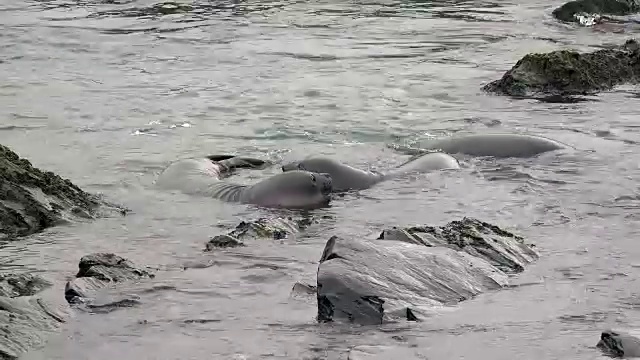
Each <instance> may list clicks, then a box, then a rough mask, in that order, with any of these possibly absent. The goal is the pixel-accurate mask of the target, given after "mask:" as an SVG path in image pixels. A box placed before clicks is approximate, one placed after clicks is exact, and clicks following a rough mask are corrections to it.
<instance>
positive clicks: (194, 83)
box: [0, 0, 640, 360]
mask: <svg viewBox="0 0 640 360" xmlns="http://www.w3.org/2000/svg"><path fill="white" fill-rule="evenodd" d="M184 4H189V5H191V6H192V9H191V10H189V11H186V12H183V13H178V14H163V13H168V12H171V11H168V10H167V9H169V10H170V9H172V7H171V6H165V7H164V8H163V9H165V10H162V11H160V10H158V9H159V7H158V3H156V2H153V1H143V0H119V1H104V2H98V1H93V0H73V1H71V0H60V1H46V0H40V1H8V0H2V1H0V28H1V31H0V79H1V81H0V143H1V144H3V145H6V146H9V147H10V148H11V149H13V150H14V151H16V152H17V153H18V154H19V155H21V156H23V157H26V158H27V159H29V160H30V161H31V162H32V163H33V164H34V165H35V166H38V167H40V168H43V169H46V170H51V171H54V172H56V173H58V174H60V175H62V176H63V177H66V178H69V179H71V180H72V181H74V182H75V183H76V184H78V185H79V186H81V187H82V188H84V189H85V190H88V191H92V192H97V193H102V194H104V196H105V197H107V198H108V199H110V200H112V201H115V202H118V203H121V204H123V205H125V206H127V207H128V208H130V209H131V210H132V212H131V213H130V214H128V215H127V216H124V217H109V218H104V219H99V220H97V221H94V222H91V223H77V224H74V225H68V226H60V227H55V228H52V229H50V230H48V231H45V232H44V233H41V234H38V235H34V236H32V237H29V238H27V239H24V240H21V241H18V242H14V243H11V244H9V245H6V246H4V247H2V249H1V250H0V269H2V270H16V269H17V270H20V271H35V272H39V273H42V274H43V276H45V277H47V278H48V279H50V280H52V281H54V283H55V285H54V289H53V291H59V296H60V297H62V291H63V287H64V281H65V280H66V279H68V278H70V277H72V276H73V275H74V274H75V272H76V271H77V264H78V260H79V259H80V257H81V256H82V255H85V254H88V253H91V252H114V253H116V254H119V255H121V256H124V257H126V258H128V259H130V260H132V261H133V262H135V263H137V264H142V265H149V266H152V267H156V268H158V269H159V270H158V272H157V276H156V278H155V279H153V280H150V281H145V282H141V283H139V284H135V285H122V287H121V288H118V291H128V292H131V293H134V294H136V295H137V296H139V297H140V300H141V302H142V304H141V305H139V306H136V307H131V308H123V309H119V310H117V311H113V312H110V313H106V314H89V313H82V312H74V313H73V316H72V317H71V319H70V320H69V322H68V323H67V324H65V326H64V328H63V330H62V331H61V332H60V333H59V334H57V335H54V336H52V338H51V340H50V341H49V342H48V343H47V345H46V346H45V347H44V348H41V349H37V350H35V351H33V352H32V353H30V354H28V355H27V356H26V357H25V358H28V359H40V360H43V359H72V360H84V359H86V360H89V359H91V360H103V359H104V360H113V359H118V360H134V359H136V360H138V359H158V360H173V359H176V360H177V359H180V360H185V359H194V360H200V359H203V360H204V359H207V360H209V359H236V360H239V359H244V360H253V359H295V360H303V359H304V360H310V359H346V358H347V354H348V352H349V350H350V349H351V348H353V347H355V346H360V345H384V346H388V347H389V348H391V349H392V350H391V354H392V355H388V357H385V358H390V359H410V357H409V356H412V355H413V356H414V357H415V358H416V359H427V358H428V359H473V360H481V359H487V360H489V359H490V360H502V359H504V360H507V359H509V360H511V359H514V358H515V359H519V360H529V359H531V360H540V359H563V360H569V359H581V360H585V359H600V358H602V355H601V353H600V352H599V351H598V350H597V349H595V344H596V342H597V341H598V339H599V335H600V332H601V331H602V330H604V329H607V328H616V329H631V330H633V329H635V328H637V327H638V326H640V312H639V309H640V281H639V280H638V279H639V278H640V245H639V243H638V241H639V239H640V237H639V236H640V218H639V217H640V212H639V209H640V192H639V190H638V177H639V176H640V170H639V161H640V148H639V146H638V142H639V141H640V122H639V121H638V119H639V118H640V107H638V106H637V105H638V96H637V94H636V93H635V89H634V88H632V87H620V88H618V89H616V90H615V91H612V92H608V93H602V94H600V95H599V96H596V97H595V98H594V101H589V102H581V103H574V104H551V103H544V102H538V101H535V100H514V99H509V98H507V97H502V96H493V95H488V94H485V93H483V92H482V91H481V89H480V88H481V86H482V85H484V84H486V83H487V82H489V81H491V80H495V79H498V78H500V77H501V76H502V74H503V73H504V72H505V71H506V70H508V69H509V68H511V66H513V65H514V64H515V63H516V62H517V61H518V59H520V58H521V57H522V56H524V55H525V54H527V53H530V52H546V51H551V50H555V49H562V48H573V49H577V50H580V51H593V50H595V49H597V48H599V47H602V46H608V45H615V44H622V43H623V42H624V41H625V40H626V39H627V38H630V37H633V36H635V35H636V34H637V31H638V28H637V27H635V28H634V27H633V26H624V25H621V26H618V29H617V30H616V31H606V30H605V31H602V30H596V29H593V28H588V27H582V26H579V25H575V26H574V25H567V24H561V23H559V22H558V21H556V20H555V19H553V18H552V17H551V11H552V10H553V9H554V8H556V7H557V6H559V5H561V4H562V1H541V0H527V1H524V0H519V1H508V0H502V1H490V0H476V1H429V2H427V1H412V0H399V1H391V0H389V1H384V0H368V1H362V0H352V1H337V0H315V1H295V0H291V1H288V0H283V1H268V0H265V1H260V0H248V1H214V0H211V1H202V2H195V3H192V2H188V3H184ZM154 9H156V10H154ZM479 132H523V133H530V134H537V135H542V136H546V137H550V138H553V139H555V140H558V141H561V142H564V143H567V144H570V145H572V146H573V147H575V148H576V150H575V151H561V152H555V153H547V154H542V155H540V156H538V157H534V158H528V159H497V160H496V159H487V158H484V159H483V158H467V157H461V158H460V160H461V163H462V167H463V168H462V169H461V170H460V171H443V172H437V173H431V174H425V175H420V176H412V177H409V178H403V179H397V180H393V181H387V182H384V183H381V184H379V185H377V186H375V187H373V188H371V189H368V190H366V191H362V192H360V193H359V194H352V195H348V196H345V197H343V198H338V199H336V200H334V201H333V202H332V206H331V207H329V208H326V209H320V210H316V211H314V212H312V213H311V216H313V217H314V218H317V219H319V223H318V224H316V225H314V226H312V227H311V228H310V229H309V230H308V231H306V232H304V233H301V234H300V235H298V236H294V237H291V238H287V239H284V240H279V241H271V240H268V241H267V240H265V241H253V242H249V243H248V244H247V245H248V246H247V247H244V248H237V249H232V250H225V251H222V250H221V251H215V252H213V253H205V252H203V249H204V245H205V243H206V242H207V240H208V239H209V238H210V237H212V236H214V235H217V234H220V233H222V232H224V231H226V230H227V229H229V228H232V227H234V226H235V225H236V224H238V223H239V222H240V221H242V220H255V219H257V218H258V217H261V216H280V215H283V216H286V215H287V214H286V213H284V214H283V213H282V212H277V211H273V210H265V209H260V208H256V207H252V206H246V205H237V204H225V203H220V202H218V201H215V200H213V199H205V198H197V197H190V196H187V195H183V194H180V193H171V192H167V191H160V190H158V189H157V188H155V187H154V186H153V182H154V180H155V178H156V177H157V175H158V173H159V172H160V171H161V170H162V169H163V168H164V167H165V166H166V165H167V164H169V163H170V162H171V161H174V160H177V159H180V158H185V157H194V156H202V155H210V154H242V155H247V156H254V157H258V158H261V159H268V160H271V161H274V162H275V163H281V162H285V161H289V160H294V159H300V158H303V157H306V156H308V155H313V154H323V155H328V156H331V157H335V158H337V159H340V160H342V161H344V162H347V163H349V164H351V165H354V166H358V167H361V168H367V169H374V170H377V171H385V170H387V169H390V168H392V167H394V166H396V165H398V164H400V163H402V162H404V161H405V160H406V159H407V155H405V154H403V153H401V152H398V151H396V150H393V149H392V148H391V147H392V145H400V146H410V147H419V146H420V144H423V143H425V142H427V141H429V139H431V138H433V137H442V136H448V135H451V134H455V133H479ZM278 171H279V168H278V166H275V167H273V168H270V169H266V170H264V171H247V172H243V173H241V174H239V175H238V176H237V177H235V178H233V180H234V181H238V182H244V183H252V182H255V181H258V180H259V179H261V178H265V177H267V176H269V175H271V174H274V173H277V172H278ZM464 216H473V217H477V218H479V219H481V220H484V221H488V222H492V223H495V224H497V225H500V226H503V227H505V228H506V229H510V230H512V231H516V232H518V233H520V234H522V235H524V236H526V238H527V240H528V241H530V242H532V243H534V244H536V246H537V249H538V250H539V251H540V253H541V257H540V259H539V261H537V262H536V263H535V264H533V265H532V266H530V267H528V268H527V269H526V271H525V272H524V273H522V274H521V275H519V276H517V277H515V278H514V279H512V282H513V283H514V284H515V285H518V284H521V285H522V286H514V287H512V288H509V289H505V290H501V291H496V292H490V293H485V294H483V295H481V296H478V297H477V298H475V299H473V300H469V301H465V302H462V303H460V304H459V306H457V307H454V308H452V309H451V310H450V311H443V312H442V313H441V314H439V315H436V316H434V317H432V318H429V319H427V320H426V321H424V322H421V323H400V324H392V325H385V326H355V325H354V326H350V325H344V324H317V323H316V322H315V319H314V317H315V315H316V302H315V298H314V297H313V296H308V297H305V296H292V295H291V289H292V286H293V284H294V283H296V282H298V281H301V282H307V283H311V284H314V283H315V274H316V270H317V262H318V259H319V258H320V255H321V253H322V250H323V247H324V244H325V243H326V241H327V239H328V238H329V237H330V236H331V235H341V236H345V237H361V238H375V237H376V236H377V235H378V234H379V232H380V231H381V230H382V229H383V228H385V227H389V226H407V225H416V224H431V225H443V224H445V223H446V222H448V221H451V220H459V219H460V218H462V217H464ZM185 264H187V265H185ZM188 264H193V266H195V268H193V267H192V265H188ZM198 264H209V265H210V266H207V267H203V266H197V265H198ZM184 266H187V267H191V268H188V269H187V270H183V267H184ZM394 349H395V350H394ZM394 351H395V353H394ZM394 354H395V355H394Z"/></svg>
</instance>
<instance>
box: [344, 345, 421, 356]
mask: <svg viewBox="0 0 640 360" xmlns="http://www.w3.org/2000/svg"><path fill="white" fill-rule="evenodd" d="M389 359H402V360H419V359H424V357H418V356H417V355H416V351H415V349H408V348H404V347H397V346H384V345H360V346H356V347H354V348H352V349H351V350H350V351H349V355H348V357H347V360H389Z"/></svg>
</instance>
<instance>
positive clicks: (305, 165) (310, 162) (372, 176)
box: [282, 152, 460, 192]
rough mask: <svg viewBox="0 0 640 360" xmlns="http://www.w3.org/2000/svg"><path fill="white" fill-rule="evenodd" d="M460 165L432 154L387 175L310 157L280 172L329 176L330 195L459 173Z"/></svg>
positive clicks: (439, 155) (283, 168)
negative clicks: (409, 177) (404, 178)
mask: <svg viewBox="0 0 640 360" xmlns="http://www.w3.org/2000/svg"><path fill="white" fill-rule="evenodd" d="M459 168H460V164H459V163H458V160H456V159H455V158H454V157H453V156H451V155H448V154H445V153H441V152H431V153H426V154H423V155H420V156H418V157H414V158H412V159H410V160H409V161H407V162H405V163H404V164H402V165H400V166H398V167H396V168H395V169H393V170H392V171H390V172H389V173H387V174H380V173H375V172H370V171H364V170H360V169H356V168H354V167H352V166H349V165H347V164H344V163H341V162H339V161H337V160H334V159H330V158H326V157H311V158H308V159H305V160H301V161H294V162H290V163H288V164H285V165H283V166H282V171H283V172H285V173H286V172H289V171H299V170H306V171H312V172H320V173H326V174H329V175H330V176H331V182H332V185H333V191H335V192H340V191H348V190H363V189H368V188H370V187H371V186H373V185H375V184H377V183H379V182H381V181H384V180H388V179H391V178H394V177H398V176H401V175H404V174H408V173H416V172H428V171H434V170H442V169H459Z"/></svg>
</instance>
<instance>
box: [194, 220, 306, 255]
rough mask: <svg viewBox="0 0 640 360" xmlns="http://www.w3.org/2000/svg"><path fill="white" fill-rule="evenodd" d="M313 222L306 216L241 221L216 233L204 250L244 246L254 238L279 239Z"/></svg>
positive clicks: (295, 232) (297, 231)
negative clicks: (225, 231)
mask: <svg viewBox="0 0 640 360" xmlns="http://www.w3.org/2000/svg"><path fill="white" fill-rule="evenodd" d="M312 223H314V220H312V219H308V218H302V219H293V218H291V217H289V218H281V217H276V218H259V219H258V220H255V221H242V222H241V223H240V224H238V226H236V227H235V229H233V230H231V231H229V232H228V233H226V234H223V235H216V236H214V237H213V238H211V240H209V242H208V243H207V244H206V248H205V251H212V250H214V249H216V248H230V247H240V246H245V244H244V242H243V241H246V240H255V239H272V240H281V239H284V238H287V237H289V236H291V235H294V234H297V233H299V232H300V231H302V230H304V229H306V228H307V227H308V226H309V225H311V224H312Z"/></svg>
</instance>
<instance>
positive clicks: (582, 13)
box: [552, 0, 640, 25]
mask: <svg viewBox="0 0 640 360" xmlns="http://www.w3.org/2000/svg"><path fill="white" fill-rule="evenodd" d="M638 12H640V4H638V2H636V1H634V0H574V1H569V2H568V3H565V4H564V5H562V6H560V7H559V8H557V9H555V10H553V12H552V15H553V16H554V17H555V18H556V19H558V20H561V21H565V22H579V23H582V22H584V20H583V19H584V18H593V19H594V20H595V21H596V22H597V21H599V20H600V17H601V16H603V15H604V16H606V15H616V16H624V15H631V14H635V13H638ZM585 25H588V24H585Z"/></svg>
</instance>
